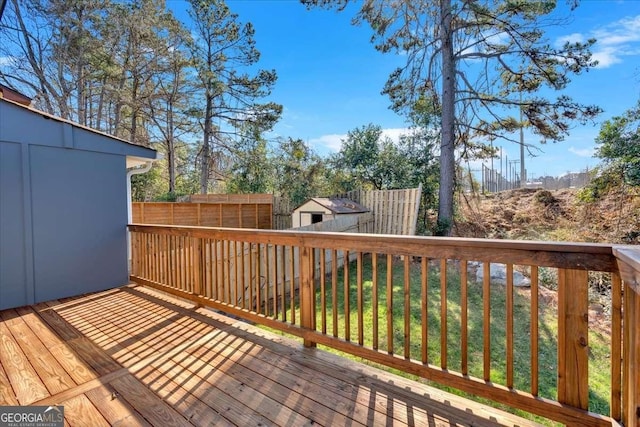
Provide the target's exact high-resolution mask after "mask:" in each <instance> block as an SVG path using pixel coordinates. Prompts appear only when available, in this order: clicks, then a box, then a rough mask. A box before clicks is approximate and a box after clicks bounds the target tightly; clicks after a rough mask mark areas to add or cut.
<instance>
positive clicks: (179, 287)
mask: <svg viewBox="0 0 640 427" xmlns="http://www.w3.org/2000/svg"><path fill="white" fill-rule="evenodd" d="M129 229H130V231H131V234H132V255H133V261H132V273H131V280H133V281H135V282H137V283H140V284H145V285H149V286H153V287H156V288H159V289H162V290H164V291H167V292H169V293H172V294H175V295H178V296H181V297H183V298H188V299H191V300H193V301H196V302H198V303H200V304H203V305H206V306H209V307H212V308H215V309H219V310H222V311H225V312H227V313H229V314H233V315H236V316H240V317H242V318H244V319H247V320H249V321H253V322H256V323H259V324H262V325H266V326H268V327H271V328H276V329H279V330H283V331H285V332H288V333H291V334H294V335H297V336H300V337H302V338H303V340H304V344H305V345H306V346H314V345H316V344H322V345H326V346H329V347H333V348H335V349H338V350H341V351H345V352H348V353H351V354H354V355H356V356H360V357H363V358H366V359H369V360H372V361H375V362H379V363H382V364H385V365H388V366H391V367H394V368H397V369H400V370H403V371H405V372H407V373H410V374H415V375H418V376H421V377H423V378H426V379H429V380H432V381H435V382H438V383H440V384H443V385H446V386H450V387H453V388H456V389H459V390H462V391H465V392H468V393H471V394H474V395H476V396H480V397H484V398H487V399H490V400H493V401H496V402H499V403H502V404H506V405H508V406H511V407H514V408H519V409H521V410H524V411H526V412H530V413H534V414H538V415H540V416H543V417H546V418H549V419H551V420H555V421H559V422H562V423H565V424H569V425H594V426H596V425H600V426H604V425H611V422H612V420H613V421H621V422H623V423H624V424H625V425H629V426H636V425H638V414H637V411H638V410H639V409H638V407H639V406H640V398H639V394H640V384H639V381H640V380H639V379H638V378H640V376H639V367H638V364H639V363H640V360H639V358H640V350H639V349H638V346H640V332H639V331H640V328H638V327H637V326H636V325H640V306H639V304H640V297H639V296H638V291H639V289H638V288H639V286H638V283H639V282H640V261H639V259H640V257H639V256H638V254H637V252H632V251H631V250H630V249H625V248H621V249H616V248H613V247H612V246H610V245H594V244H570V243H541V242H521V241H517V242H516V241H499V240H480V239H456V238H448V239H444V238H427V237H400V236H381V235H366V234H347V233H313V232H295V231H270V230H246V229H221V228H219V229H216V228H207V227H170V226H153V225H130V226H129ZM472 262H473V263H472ZM495 264H502V265H503V266H504V268H505V270H506V286H504V285H502V286H500V285H497V286H496V285H495V284H492V280H491V278H490V272H491V266H492V265H495ZM474 269H475V270H480V271H481V272H482V274H481V278H478V276H480V274H479V271H475V272H474ZM620 271H622V272H623V277H624V282H623V281H622V280H621V278H620V273H619V272H620ZM514 272H517V273H514ZM603 273H604V274H607V275H609V276H610V280H611V288H612V289H611V292H612V302H611V306H610V307H607V311H609V312H610V318H611V322H610V323H611V326H610V330H609V331H608V333H607V335H609V334H610V336H611V339H610V344H609V345H610V349H609V352H610V362H611V366H610V371H609V373H608V374H607V375H606V377H608V378H609V380H610V384H611V386H610V396H608V397H606V396H605V397H604V398H603V397H602V396H595V397H594V396H590V394H589V386H590V379H591V377H592V375H593V374H594V371H597V370H598V369H603V367H602V366H599V367H596V369H593V368H592V369H589V340H590V336H592V335H593V334H594V333H595V332H594V331H593V330H592V329H591V328H590V327H589V318H588V317H589V316H588V313H589V310H588V309H589V297H588V287H589V286H588V282H589V277H590V275H594V274H603ZM516 276H517V277H519V278H521V277H523V276H524V277H528V278H529V280H530V282H531V285H530V286H531V287H530V290H526V291H523V290H519V288H514V277H516ZM543 276H544V277H543ZM549 277H551V280H552V281H554V283H557V290H558V291H557V301H556V299H554V300H553V301H552V302H550V301H547V300H546V299H547V298H550V297H549V295H548V293H543V289H542V286H540V284H541V283H542V282H543V280H550V279H549ZM554 295H555V294H554ZM541 298H545V300H541ZM555 307H557V309H556V308H555ZM623 313H624V316H623ZM541 316H545V318H546V317H548V316H551V317H553V318H555V319H557V331H556V330H554V329H553V328H547V327H543V328H541V325H546V324H547V323H546V322H545V323H543V322H542V321H541V319H540V317H541ZM623 317H624V319H623ZM623 337H624V345H623ZM480 360H481V361H482V362H481V363H479V361H480ZM550 369H553V370H555V372H556V375H552V377H553V378H554V381H553V383H552V384H548V377H549V375H546V376H541V375H540V372H542V371H549V370H550ZM603 399H604V400H606V405H605V406H607V407H608V408H609V413H608V414H598V413H594V412H589V408H590V405H591V404H593V403H594V401H595V400H603ZM596 403H597V402H596Z"/></svg>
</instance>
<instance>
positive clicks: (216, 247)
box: [213, 239, 224, 301]
mask: <svg viewBox="0 0 640 427" xmlns="http://www.w3.org/2000/svg"><path fill="white" fill-rule="evenodd" d="M213 259H214V262H215V275H214V277H215V282H216V283H215V289H216V300H218V301H222V278H221V276H222V268H221V267H222V263H223V262H224V260H223V258H222V244H221V243H220V240H218V239H215V240H214V241H213Z"/></svg>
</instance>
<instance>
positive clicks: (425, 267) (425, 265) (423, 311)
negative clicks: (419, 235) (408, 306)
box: [420, 257, 429, 363]
mask: <svg viewBox="0 0 640 427" xmlns="http://www.w3.org/2000/svg"><path fill="white" fill-rule="evenodd" d="M420 287H421V296H422V297H421V304H420V315H421V319H422V363H429V312H428V307H429V305H428V304H429V259H428V258H426V257H422V259H421V260H420Z"/></svg>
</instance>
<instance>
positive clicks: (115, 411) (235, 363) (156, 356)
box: [0, 285, 534, 426]
mask: <svg viewBox="0 0 640 427" xmlns="http://www.w3.org/2000/svg"><path fill="white" fill-rule="evenodd" d="M0 346H1V348H0V350H1V351H0V393H1V397H0V404H17V403H19V404H23V405H25V404H43V405H51V404H60V405H64V407H65V421H66V424H67V425H70V426H76V425H127V426H129V425H132V426H149V425H153V426H186V425H196V426H200V425H216V426H218V425H220V426H233V425H239V426H244V425H264V426H271V425H282V426H289V425H295V426H304V425H308V426H311V425H325V426H330V425H352V426H358V425H400V426H402V425H411V426H451V425H467V426H470V425H473V426H495V425H511V426H514V425H519V426H528V425H534V423H532V422H530V421H526V420H523V419H521V418H519V417H516V416H514V415H511V414H507V413H504V412H501V411H498V410H495V409H492V408H489V407H487V406H485V405H480V404H477V403H473V402H470V401H468V400H466V399H463V398H461V397H458V396H454V395H451V394H449V393H445V392H442V391H439V390H437V389H433V388H431V387H428V386H427V385H425V384H423V383H420V382H416V381H411V380H409V379H406V378H401V377H398V376H395V375H393V374H390V373H387V372H385V371H382V370H379V369H376V368H373V367H371V366H367V365H363V364H360V363H356V362H353V361H351V360H347V359H343V358H340V357H338V356H336V355H333V354H330V353H327V352H325V351H322V350H321V349H307V348H304V347H303V346H302V344H301V342H300V341H296V340H293V339H289V338H286V337H283V336H281V335H277V334H273V333H271V332H268V331H265V330H262V329H259V328H256V327H254V326H252V325H249V324H247V323H244V322H241V321H238V320H235V319H232V318H229V317H226V316H224V315H223V314H220V313H215V312H212V311H210V310H208V309H205V308H202V307H198V306H195V305H192V304H190V303H187V302H184V301H179V300H177V299H175V298H173V297H171V296H167V295H165V294H162V293H160V292H158V291H155V290H151V289H148V288H145V287H141V286H134V285H130V286H125V287H122V288H118V289H113V290H109V291H105V292H101V293H94V294H89V295H84V296H80V297H75V298H65V299H61V300H56V301H49V302H47V303H41V304H37V305H35V306H32V307H21V308H18V309H13V310H5V311H4V312H0Z"/></svg>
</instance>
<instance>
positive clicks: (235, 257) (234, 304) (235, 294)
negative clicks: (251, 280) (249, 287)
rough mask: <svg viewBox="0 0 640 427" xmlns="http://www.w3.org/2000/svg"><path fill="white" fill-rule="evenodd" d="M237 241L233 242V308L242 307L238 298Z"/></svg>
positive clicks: (238, 262) (238, 264) (238, 266)
mask: <svg viewBox="0 0 640 427" xmlns="http://www.w3.org/2000/svg"><path fill="white" fill-rule="evenodd" d="M241 243H242V242H239V241H237V240H234V241H233V266H234V267H235V268H234V269H233V270H234V272H235V275H234V278H235V286H234V296H233V306H234V307H242V300H241V296H240V286H241V284H240V251H241V249H240V244H241Z"/></svg>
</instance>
